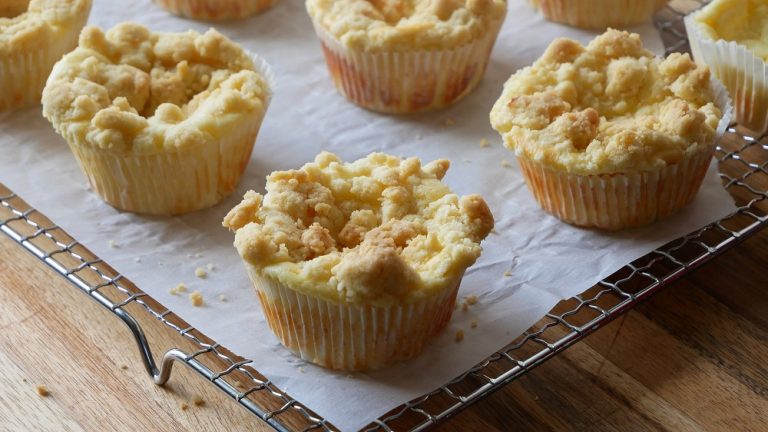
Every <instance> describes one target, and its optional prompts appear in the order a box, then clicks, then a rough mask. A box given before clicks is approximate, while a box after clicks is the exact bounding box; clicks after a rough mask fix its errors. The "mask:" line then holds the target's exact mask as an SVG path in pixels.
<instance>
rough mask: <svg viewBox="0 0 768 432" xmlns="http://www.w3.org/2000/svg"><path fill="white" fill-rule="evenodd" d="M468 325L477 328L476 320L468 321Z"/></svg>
mask: <svg viewBox="0 0 768 432" xmlns="http://www.w3.org/2000/svg"><path fill="white" fill-rule="evenodd" d="M469 327H471V328H477V320H472V322H470V323H469Z"/></svg>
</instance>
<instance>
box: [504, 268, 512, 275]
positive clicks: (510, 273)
mask: <svg viewBox="0 0 768 432" xmlns="http://www.w3.org/2000/svg"><path fill="white" fill-rule="evenodd" d="M504 276H505V277H510V276H512V272H511V271H509V270H507V271H505V272H504Z"/></svg>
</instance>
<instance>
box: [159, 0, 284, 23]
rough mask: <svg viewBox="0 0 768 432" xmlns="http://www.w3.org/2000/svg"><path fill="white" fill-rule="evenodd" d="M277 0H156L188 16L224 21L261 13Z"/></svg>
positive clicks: (169, 8)
mask: <svg viewBox="0 0 768 432" xmlns="http://www.w3.org/2000/svg"><path fill="white" fill-rule="evenodd" d="M276 2H277V0H155V3H157V4H158V5H159V6H160V7H162V8H163V9H165V10H167V11H168V12H171V13H172V14H175V15H180V16H183V17H187V18H192V19H199V20H207V21H223V20H233V19H240V18H246V17H249V16H251V15H256V14H258V13H261V12H263V11H265V10H267V9H269V8H270V7H272V5H274V4H275V3H276Z"/></svg>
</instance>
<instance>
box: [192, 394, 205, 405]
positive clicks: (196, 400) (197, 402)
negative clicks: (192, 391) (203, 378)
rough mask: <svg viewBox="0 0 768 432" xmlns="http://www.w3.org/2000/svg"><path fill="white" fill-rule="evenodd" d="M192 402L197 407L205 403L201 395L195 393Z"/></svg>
mask: <svg viewBox="0 0 768 432" xmlns="http://www.w3.org/2000/svg"><path fill="white" fill-rule="evenodd" d="M192 404H193V405H195V406H197V407H199V406H203V405H205V399H203V398H202V397H201V396H198V395H195V396H194V397H193V398H192Z"/></svg>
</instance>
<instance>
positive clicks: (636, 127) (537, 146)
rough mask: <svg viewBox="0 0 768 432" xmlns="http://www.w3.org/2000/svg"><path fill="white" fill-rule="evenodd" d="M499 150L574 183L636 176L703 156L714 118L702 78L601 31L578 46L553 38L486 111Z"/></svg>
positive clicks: (686, 60) (681, 63) (685, 63)
mask: <svg viewBox="0 0 768 432" xmlns="http://www.w3.org/2000/svg"><path fill="white" fill-rule="evenodd" d="M490 117H491V124H492V125H493V127H494V129H496V130H497V131H499V133H501V134H502V137H503V138H504V144H505V145H506V146H507V147H508V148H510V149H512V150H514V151H515V152H516V154H517V155H518V156H524V157H527V158H529V159H532V160H534V161H537V162H539V163H543V164H545V165H547V166H550V167H552V168H556V169H563V170H566V171H569V172H574V173H577V174H583V175H590V174H610V173H614V172H637V171H644V170H650V169H655V168H660V167H664V166H666V165H669V164H674V163H676V162H679V161H680V160H682V159H684V158H685V157H686V156H688V155H691V154H695V153H696V152H699V151H703V150H704V149H706V148H707V146H709V145H710V144H711V142H712V139H713V137H714V134H715V131H716V128H717V124H718V122H719V121H720V118H721V117H722V113H721V112H720V110H719V109H718V108H717V107H716V106H715V104H714V95H713V92H712V90H711V89H710V74H709V69H707V68H706V67H704V66H697V65H696V64H695V63H694V62H693V61H692V60H691V58H690V57H689V56H688V54H679V53H673V54H671V55H670V56H669V57H667V58H666V59H658V58H655V57H654V56H653V54H652V53H651V52H649V51H647V50H646V49H645V48H643V46H642V43H641V41H640V36H639V35H637V34H631V33H627V32H621V31H617V30H608V31H607V32H605V33H604V34H603V35H601V36H598V37H597V38H595V39H594V40H593V41H592V42H590V44H589V45H588V46H586V47H584V46H582V45H580V44H579V43H578V42H576V41H573V40H570V39H556V40H555V41H554V42H552V44H551V45H550V46H549V48H547V50H546V51H545V52H544V54H543V55H542V56H541V57H540V58H539V59H538V60H537V61H536V62H535V63H534V64H533V65H532V66H529V67H527V68H524V69H522V70H520V71H519V72H517V73H516V74H514V75H512V77H510V78H509V80H508V81H507V82H506V84H505V85H504V90H503V93H502V95H501V97H500V98H499V100H498V101H496V104H495V105H494V107H493V110H492V111H491V116H490Z"/></svg>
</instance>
